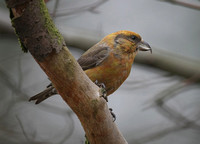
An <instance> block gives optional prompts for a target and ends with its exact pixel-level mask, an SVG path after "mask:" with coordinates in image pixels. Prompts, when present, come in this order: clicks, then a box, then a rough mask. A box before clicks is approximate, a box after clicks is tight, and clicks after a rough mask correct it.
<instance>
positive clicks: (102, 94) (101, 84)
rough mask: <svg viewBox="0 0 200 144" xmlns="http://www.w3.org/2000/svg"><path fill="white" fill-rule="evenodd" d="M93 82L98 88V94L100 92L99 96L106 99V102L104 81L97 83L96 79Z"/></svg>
mask: <svg viewBox="0 0 200 144" xmlns="http://www.w3.org/2000/svg"><path fill="white" fill-rule="evenodd" d="M94 83H95V84H96V85H97V86H98V87H99V88H100V94H101V96H100V97H103V98H104V99H105V100H106V102H108V97H107V92H106V86H105V84H104V83H99V82H98V80H96V81H95V82H94Z"/></svg>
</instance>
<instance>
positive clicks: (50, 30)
mask: <svg viewBox="0 0 200 144" xmlns="http://www.w3.org/2000/svg"><path fill="white" fill-rule="evenodd" d="M40 11H41V13H42V15H43V18H44V20H45V27H46V29H47V31H48V33H49V34H50V35H51V37H52V38H54V39H57V42H58V44H60V45H62V42H63V37H62V35H61V34H60V32H59V31H58V29H57V28H56V27H55V25H54V23H53V21H52V19H51V17H50V15H49V12H48V9H47V7H46V5H45V3H44V0H40Z"/></svg>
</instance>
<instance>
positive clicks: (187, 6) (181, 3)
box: [159, 0, 200, 10]
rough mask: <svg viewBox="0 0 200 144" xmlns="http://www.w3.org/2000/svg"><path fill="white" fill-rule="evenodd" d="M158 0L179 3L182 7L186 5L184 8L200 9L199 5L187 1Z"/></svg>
mask: <svg viewBox="0 0 200 144" xmlns="http://www.w3.org/2000/svg"><path fill="white" fill-rule="evenodd" d="M159 1H162V2H168V3H171V4H175V5H180V6H183V7H186V8H191V9H196V10H200V5H195V4H191V3H189V2H183V1H180V0H159Z"/></svg>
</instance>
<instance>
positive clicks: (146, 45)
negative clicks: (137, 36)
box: [137, 40, 152, 53]
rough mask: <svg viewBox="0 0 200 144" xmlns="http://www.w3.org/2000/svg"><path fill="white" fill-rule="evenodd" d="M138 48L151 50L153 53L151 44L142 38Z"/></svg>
mask: <svg viewBox="0 0 200 144" xmlns="http://www.w3.org/2000/svg"><path fill="white" fill-rule="evenodd" d="M137 48H138V50H140V51H150V52H151V53H152V49H151V47H150V45H149V44H148V43H147V42H145V41H143V40H141V41H140V42H139V43H138V44H137Z"/></svg>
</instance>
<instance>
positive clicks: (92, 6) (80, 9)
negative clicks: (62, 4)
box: [55, 0, 108, 17]
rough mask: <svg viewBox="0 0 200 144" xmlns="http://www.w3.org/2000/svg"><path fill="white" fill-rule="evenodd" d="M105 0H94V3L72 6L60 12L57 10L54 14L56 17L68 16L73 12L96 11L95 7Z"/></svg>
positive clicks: (105, 0)
mask: <svg viewBox="0 0 200 144" xmlns="http://www.w3.org/2000/svg"><path fill="white" fill-rule="evenodd" d="M107 1H108V0H98V1H97V2H94V3H92V4H89V5H86V6H82V7H78V8H74V9H65V10H64V12H60V13H59V12H57V14H55V16H56V17H62V16H69V15H73V14H77V13H82V12H85V11H90V12H93V13H94V12H95V13H97V12H96V11H95V9H96V8H97V7H99V6H100V5H102V4H103V3H105V2H107Z"/></svg>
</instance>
